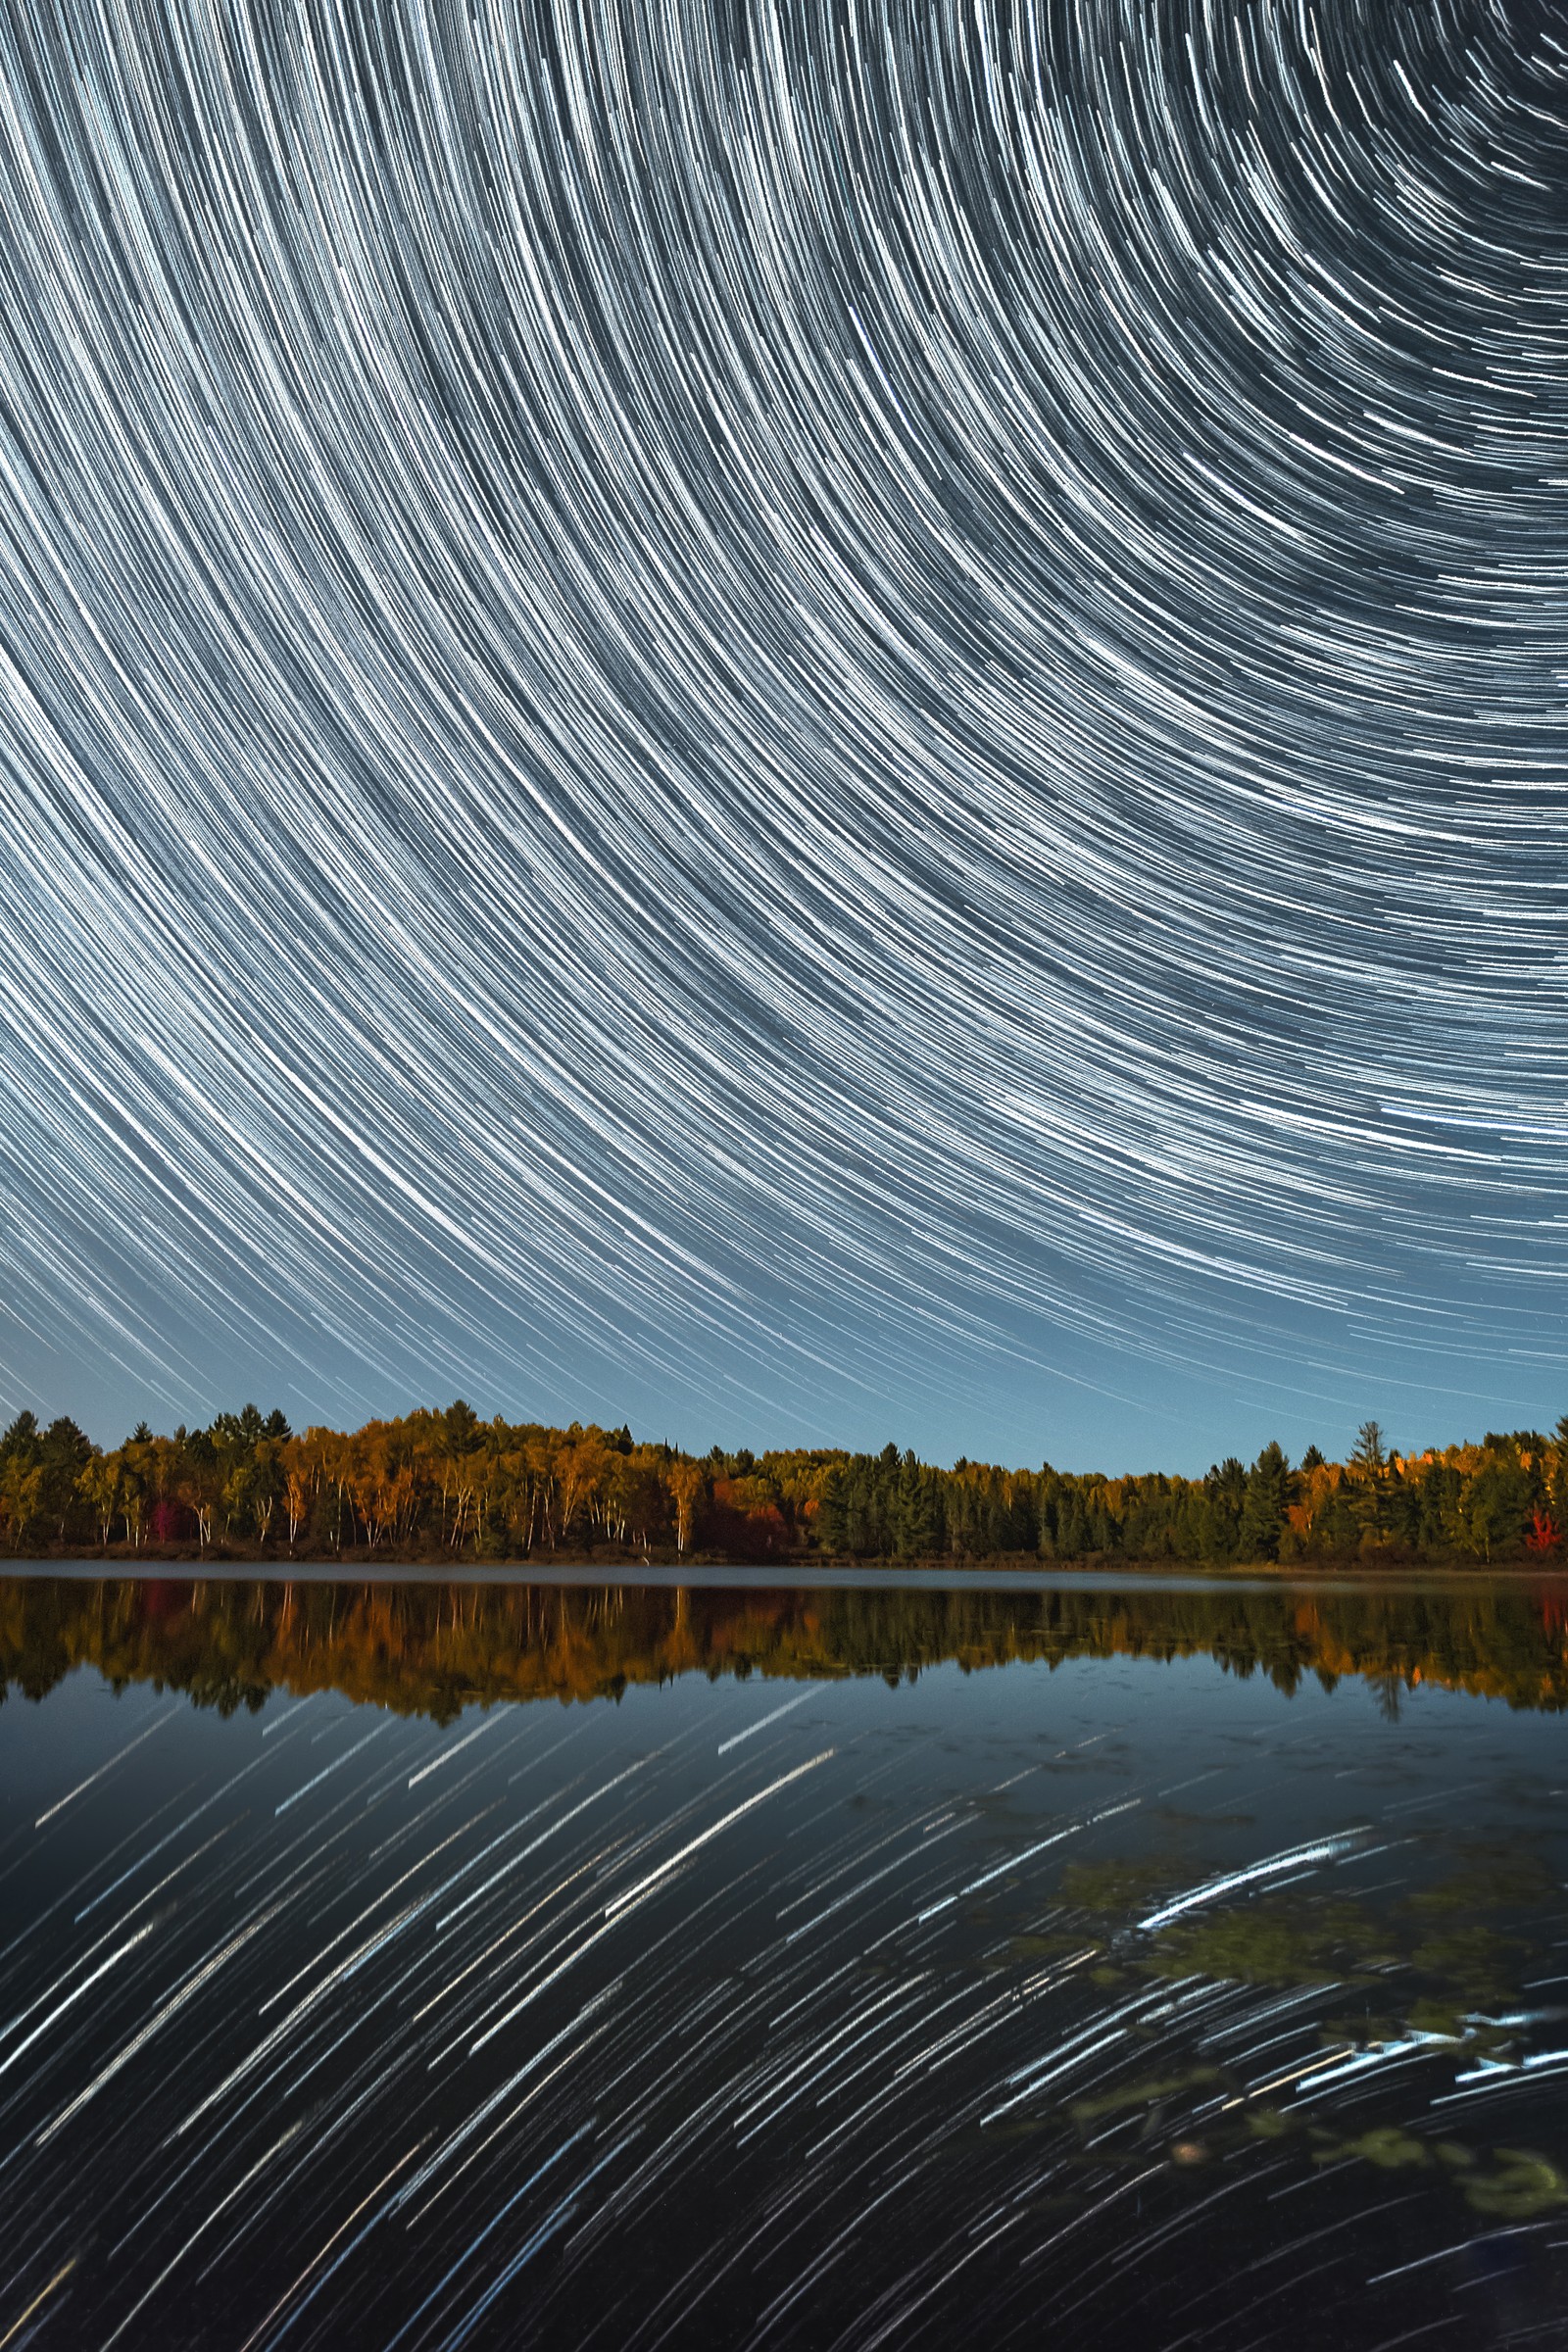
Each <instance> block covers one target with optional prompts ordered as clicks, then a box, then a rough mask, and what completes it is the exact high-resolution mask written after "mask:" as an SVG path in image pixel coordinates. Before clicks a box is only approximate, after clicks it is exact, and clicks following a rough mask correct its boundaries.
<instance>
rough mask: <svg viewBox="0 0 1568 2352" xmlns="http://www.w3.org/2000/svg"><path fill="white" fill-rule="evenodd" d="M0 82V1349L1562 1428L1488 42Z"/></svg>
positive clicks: (102, 42)
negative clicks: (1551, 1298) (1302, 1392)
mask: <svg viewBox="0 0 1568 2352" xmlns="http://www.w3.org/2000/svg"><path fill="white" fill-rule="evenodd" d="M0 42H3V50H0V78H3V84H4V87H5V89H6V91H7V93H8V108H9V111H8V113H7V115H6V118H5V121H4V124H3V127H0V202H3V204H4V208H5V214H6V219H7V221H8V224H9V233H8V237H7V240H6V246H5V252H4V255H3V256H0V274H3V294H4V301H3V305H0V319H3V320H4V326H3V328H0V392H3V395H4V404H3V420H0V466H3V468H4V474H5V483H6V489H5V496H4V499H3V501H0V560H3V562H4V565H5V573H4V578H5V586H4V590H3V597H0V691H3V693H4V697H5V707H6V713H7V723H6V728H5V743H6V761H7V806H8V821H7V826H6V844H5V853H4V857H3V858H0V894H3V940H4V945H3V948H0V997H3V1004H4V1010H5V1018H6V1023H7V1030H8V1044H7V1050H6V1054H5V1056H4V1059H3V1063H0V1087H3V1088H4V1094H3V1097H0V1143H3V1148H4V1152H5V1190H6V1198H7V1203H8V1215H7V1219H6V1227H5V1232H4V1234H3V1235H0V1269H3V1277H4V1290H5V1294H6V1296H7V1299H8V1300H9V1301H10V1303H11V1306H12V1308H13V1311H14V1314H15V1316H16V1318H17V1321H16V1323H15V1324H14V1325H13V1326H12V1327H11V1330H10V1336H9V1338H8V1339H7V1340H6V1342H5V1343H4V1345H5V1348H6V1351H7V1355H8V1358H10V1359H11V1360H13V1361H15V1362H21V1363H25V1365H26V1366H29V1367H37V1366H43V1365H45V1364H47V1363H51V1362H52V1361H53V1360H54V1359H52V1358H50V1357H49V1356H48V1355H47V1352H46V1349H45V1336H46V1335H55V1334H58V1335H60V1344H61V1345H62V1346H63V1347H65V1348H68V1349H71V1350H74V1351H75V1353H76V1355H77V1357H78V1358H79V1359H80V1360H81V1361H82V1362H84V1363H87V1362H91V1363H93V1364H95V1365H96V1364H98V1363H101V1362H104V1361H112V1362H113V1363H114V1364H116V1365H118V1366H120V1367H121V1369H122V1371H123V1375H124V1377H125V1378H126V1379H127V1380H129V1381H133V1382H136V1383H140V1384H145V1383H146V1382H147V1381H149V1380H151V1381H152V1382H153V1385H154V1386H155V1387H157V1388H158V1389H159V1390H160V1391H161V1392H162V1394H163V1395H165V1396H166V1397H172V1398H175V1399H177V1400H179V1401H180V1404H181V1409H184V1406H185V1400H187V1399H196V1398H209V1397H211V1396H212V1395H213V1393H214V1390H215V1385H224V1386H226V1384H227V1383H228V1382H229V1381H230V1380H231V1379H233V1378H234V1377H235V1376H236V1375H235V1370H234V1367H235V1366H236V1365H237V1364H238V1363H240V1362H243V1363H244V1364H245V1365H246V1366H247V1367H252V1366H254V1367H262V1368H265V1369H266V1370H267V1371H269V1372H270V1373H272V1374H275V1376H276V1377H277V1378H278V1379H279V1380H282V1379H288V1380H291V1381H294V1382H295V1383H296V1384H302V1385H303V1388H304V1391H305V1393H306V1394H307V1395H308V1396H309V1397H311V1398H312V1400H313V1409H321V1407H323V1406H324V1405H325V1404H326V1402H327V1400H328V1394H329V1388H330V1384H333V1383H335V1384H337V1386H336V1389H335V1391H332V1392H331V1393H333V1394H336V1395H337V1396H339V1397H341V1396H342V1395H343V1394H345V1393H349V1392H351V1393H354V1394H365V1393H366V1384H367V1382H368V1383H370V1384H371V1385H376V1384H378V1383H384V1381H385V1380H386V1379H388V1378H394V1379H396V1380H398V1381H400V1382H402V1383H403V1384H405V1385H410V1384H412V1385H414V1386H415V1387H417V1388H426V1387H428V1386H429V1385H430V1384H431V1383H432V1382H434V1383H436V1384H438V1385H439V1384H440V1383H442V1382H444V1381H445V1380H447V1379H448V1378H451V1379H455V1380H457V1381H459V1382H462V1383H466V1382H470V1381H472V1380H473V1379H474V1378H475V1377H476V1376H477V1377H478V1378H480V1379H483V1380H486V1381H493V1382H501V1381H509V1382H510V1385H511V1386H512V1387H513V1388H515V1386H516V1380H517V1374H518V1368H519V1367H527V1368H528V1369H529V1372H530V1376H531V1377H533V1378H535V1379H536V1380H541V1381H542V1379H543V1378H544V1376H545V1375H546V1374H549V1375H550V1376H552V1377H553V1378H555V1379H556V1380H557V1381H558V1382H561V1381H564V1382H565V1383H566V1385H567V1386H568V1387H570V1386H571V1383H572V1382H573V1381H577V1382H578V1383H579V1387H580V1385H581V1384H582V1383H586V1384H587V1386H586V1388H581V1393H582V1394H583V1395H584V1396H598V1397H607V1398H608V1397H610V1396H611V1395H612V1393H613V1391H614V1389H615V1387H616V1384H619V1387H620V1388H621V1389H622V1390H623V1389H624V1388H625V1387H626V1386H627V1384H633V1385H634V1384H636V1383H638V1382H643V1383H647V1384H652V1386H653V1390H654V1391H655V1392H656V1393H658V1394H662V1395H667V1394H668V1393H669V1390H670V1383H671V1382H672V1381H673V1382H677V1383H683V1384H684V1385H685V1387H686V1390H687V1392H688V1394H689V1395H691V1396H693V1397H701V1398H704V1399H709V1400H711V1399H715V1398H718V1397H728V1396H732V1395H733V1394H734V1384H735V1382H736V1380H737V1379H740V1380H742V1381H749V1382H751V1383H752V1384H753V1385H754V1387H755V1386H756V1384H757V1382H758V1381H759V1379H760V1378H761V1380H762V1385H763V1386H764V1387H765V1388H767V1390H768V1392H769V1394H770V1395H772V1396H775V1397H782V1396H784V1395H785V1394H786V1393H790V1394H792V1395H793V1397H794V1399H795V1402H796V1404H797V1405H799V1404H800V1402H801V1400H802V1399H805V1400H807V1402H808V1403H809V1406H810V1407H811V1409H816V1407H817V1406H818V1405H819V1404H821V1401H822V1399H823V1398H824V1397H825V1395H826V1393H827V1392H826V1390H825V1388H824V1384H827V1387H828V1388H831V1386H832V1384H833V1383H834V1382H835V1381H840V1380H842V1381H843V1382H844V1383H845V1384H846V1385H845V1387H844V1391H843V1394H844V1395H845V1396H846V1397H848V1396H851V1395H861V1394H863V1392H862V1391H858V1390H856V1389H855V1386H854V1384H855V1383H857V1382H862V1383H868V1384H870V1388H871V1390H872V1392H873V1393H874V1394H876V1395H879V1396H888V1395H904V1394H907V1393H910V1392H913V1391H924V1392H926V1393H928V1394H931V1395H938V1396H942V1397H952V1395H953V1394H954V1393H955V1390H954V1383H955V1382H959V1383H960V1385H961V1382H962V1381H965V1380H973V1379H978V1378H979V1377H981V1376H980V1374H979V1373H977V1372H975V1371H974V1369H973V1364H974V1361H975V1360H976V1359H975V1357H974V1349H975V1348H979V1349H982V1350H983V1349H985V1348H992V1347H995V1346H1002V1347H1004V1348H1022V1349H1023V1350H1024V1352H1025V1353H1026V1354H1030V1355H1034V1356H1041V1355H1043V1356H1047V1357H1049V1358H1050V1359H1051V1360H1052V1362H1053V1364H1054V1368H1056V1369H1057V1370H1060V1371H1061V1372H1063V1373H1064V1374H1065V1375H1069V1376H1070V1375H1072V1374H1073V1373H1074V1372H1075V1371H1078V1372H1082V1373H1083V1374H1084V1376H1085V1377H1087V1376H1088V1373H1089V1371H1090V1370H1091V1369H1092V1365H1091V1362H1090V1357H1089V1355H1088V1354H1087V1353H1083V1354H1082V1360H1080V1355H1079V1354H1075V1352H1074V1348H1075V1343H1074V1342H1073V1341H1071V1340H1069V1339H1067V1338H1065V1337H1064V1336H1063V1335H1064V1334H1068V1333H1071V1334H1076V1335H1078V1343H1077V1344H1081V1346H1080V1352H1082V1349H1083V1348H1088V1346H1089V1344H1090V1343H1092V1342H1094V1341H1096V1340H1105V1341H1108V1342H1112V1343H1115V1344H1117V1345H1118V1346H1125V1347H1128V1348H1134V1349H1139V1350H1143V1351H1145V1352H1148V1353H1151V1354H1152V1355H1154V1356H1156V1357H1165V1358H1168V1359H1171V1360H1177V1359H1180V1360H1183V1361H1185V1360H1187V1359H1189V1358H1194V1357H1196V1358H1197V1359H1198V1360H1200V1361H1202V1360H1212V1358H1213V1356H1214V1352H1215V1350H1216V1349H1223V1348H1226V1347H1232V1346H1234V1347H1235V1348H1244V1349H1245V1348H1249V1347H1252V1346H1256V1347H1257V1348H1261V1349H1262V1351H1263V1356H1264V1358H1267V1356H1268V1353H1269V1350H1270V1349H1271V1348H1272V1349H1273V1350H1274V1359H1275V1362H1276V1366H1277V1368H1282V1367H1284V1366H1285V1365H1287V1364H1289V1365H1292V1366H1296V1365H1299V1354H1298V1353H1297V1352H1295V1351H1294V1343H1288V1342H1287V1339H1286V1337H1285V1336H1284V1335H1286V1334H1287V1333H1288V1332H1290V1331H1292V1330H1294V1329H1295V1328H1296V1325H1295V1323H1294V1322H1293V1320H1292V1318H1293V1317H1298V1316H1299V1315H1301V1314H1306V1313H1309V1312H1315V1311H1316V1310H1324V1311H1325V1312H1326V1313H1327V1314H1328V1316H1329V1322H1328V1325H1327V1328H1328V1330H1329V1332H1330V1335H1331V1339H1330V1342H1328V1343H1325V1344H1324V1349H1323V1352H1325V1353H1326V1355H1327V1356H1330V1357H1334V1358H1335V1360H1336V1361H1340V1362H1344V1361H1353V1360H1355V1359H1356V1351H1357V1350H1358V1349H1360V1350H1361V1351H1362V1352H1363V1354H1364V1348H1365V1345H1366V1334H1367V1333H1368V1332H1372V1333H1381V1334H1384V1335H1386V1336H1393V1337H1396V1338H1403V1339H1405V1340H1410V1341H1413V1342H1414V1343H1416V1344H1417V1345H1418V1346H1420V1347H1422V1348H1434V1349H1442V1350H1445V1351H1448V1352H1449V1353H1451V1354H1457V1355H1459V1356H1461V1357H1462V1358H1463V1359H1464V1360H1468V1361H1476V1360H1480V1359H1482V1358H1484V1357H1488V1356H1490V1357H1491V1358H1492V1360H1494V1361H1495V1362H1498V1363H1502V1362H1506V1363H1508V1364H1511V1365H1512V1366H1513V1367H1514V1370H1513V1373H1512V1374H1511V1375H1510V1377H1515V1378H1516V1377H1517V1376H1518V1370H1519V1367H1520V1366H1521V1365H1526V1366H1528V1365H1529V1364H1530V1363H1531V1362H1533V1361H1535V1360H1537V1358H1539V1359H1540V1360H1541V1361H1543V1362H1545V1361H1547V1360H1556V1359H1557V1358H1558V1357H1559V1355H1560V1333H1558V1332H1557V1331H1556V1330H1555V1328H1554V1327H1553V1326H1552V1325H1550V1324H1548V1323H1546V1322H1544V1321H1542V1320H1540V1317H1541V1315H1542V1313H1543V1311H1544V1310H1543V1306H1542V1301H1543V1299H1544V1296H1545V1293H1544V1285H1545V1284H1547V1283H1548V1282H1555V1281H1560V1279H1561V1277H1562V1275H1563V1274H1564V1272H1565V1271H1568V1260H1565V1258H1564V1254H1563V1250H1564V1244H1563V1236H1564V1234H1565V1233H1568V1222H1565V1220H1564V1216H1563V1210H1564V1205H1565V1182H1564V1170H1563V1161H1562V1154H1561V1152H1560V1151H1559V1150H1557V1149H1556V1147H1557V1145H1558V1144H1560V1141H1561V1137H1562V1132H1563V1129H1562V1103H1563V1098H1564V1094H1565V1092H1568V1088H1565V1068H1564V1051H1563V1037H1564V1010H1565V1006H1564V988H1563V972H1564V968H1565V967H1564V961H1563V949H1564V944H1565V933H1564V920H1565V907H1564V900H1563V895H1562V889H1561V874H1562V870H1563V851H1564V843H1563V830H1562V793H1563V787H1564V783H1565V781H1568V770H1565V757H1564V755H1565V749H1568V743H1565V737H1568V724H1565V719H1564V712H1563V704H1562V696H1561V680H1560V670H1561V662H1562V651H1563V643H1564V626H1565V613H1568V573H1565V570H1564V565H1563V553H1562V551H1563V547H1564V544H1565V539H1568V408H1565V404H1564V393H1563V386H1564V383H1565V382H1568V217H1565V215H1564V213H1563V210H1562V207H1561V204H1560V199H1559V190H1560V188H1561V185H1562V177H1563V168H1564V159H1565V152H1568V48H1565V46H1564V44H1563V42H1562V39H1561V28H1560V24H1557V23H1556V22H1555V21H1554V20H1553V19H1552V18H1551V17H1550V16H1549V15H1547V14H1546V13H1544V12H1543V13H1540V14H1537V13H1535V12H1532V11H1530V10H1528V9H1526V8H1524V7H1523V6H1516V7H1508V6H1505V5H1503V4H1502V0H1498V4H1497V5H1483V4H1482V0H1352V4H1349V5H1344V6H1341V7H1339V8H1337V9H1335V10H1333V11H1330V12H1328V13H1327V14H1326V15H1320V16H1318V17H1313V16H1310V15H1303V14H1302V13H1301V12H1299V11H1298V10H1295V9H1291V8H1287V7H1285V6H1283V5H1279V4H1277V0H1257V5H1254V6H1251V7H1250V8H1248V9H1246V10H1243V11H1240V12H1235V11H1232V12H1219V13H1218V14H1215V13H1214V12H1212V11H1208V10H1204V9H1201V8H1199V7H1198V6H1196V4H1192V0H1176V4H1175V5H1160V6H1155V5H1153V4H1152V0H1092V5H1089V6H1086V7H1083V8H1079V9H1075V10H1067V9H1063V8H1057V7H1054V6H1046V5H1041V6H1039V7H1036V8H1033V9H1030V10H1023V11H1013V10H1010V9H1005V8H1003V7H1001V6H1000V5H997V4H995V0H985V4H984V5H982V6H980V7H979V8H978V9H976V10H973V11H950V12H947V13H945V14H942V15H940V16H938V17H936V18H932V17H930V16H929V15H928V14H926V13H924V12H921V13H920V14H918V15H916V14H915V12H913V11H912V10H910V9H909V8H908V6H907V0H896V4H895V5H894V6H893V8H892V13H891V15H887V16H883V17H876V16H873V15H871V14H869V13H868V12H867V11H865V10H864V9H863V8H862V7H860V6H859V5H858V0H856V4H852V5H850V6H848V7H847V8H840V9H830V8H828V7H827V6H825V5H823V4H820V0H807V4H806V5H804V6H802V7H799V8H795V9H791V10H788V11H784V10H780V9H776V8H775V7H773V6H772V5H771V0H751V4H749V5H742V6H739V7H736V8H732V9H729V10H727V11H725V12H721V13H720V15H718V16H715V15H714V14H713V12H712V11H711V10H707V9H703V8H698V7H691V8H681V7H673V8H665V9H654V8H652V7H649V6H646V5H644V4H643V0H627V5H626V6H625V7H623V8H621V9H619V10H616V11H610V10H604V9H598V10H596V9H589V10H579V9H568V8H559V9H558V8H552V7H551V6H550V5H548V0H517V5H515V6H514V5H513V0H478V4H477V5H476V6H475V7H473V8H470V9H466V10H437V11H429V12H426V11H424V10H423V9H421V8H418V7H417V6H416V5H415V0H397V4H396V5H393V6H391V7H384V6H383V7H377V8H360V9H356V8H349V9H347V10H343V11H339V12H336V13H334V14H331V15H330V16H329V18H326V19H322V20H320V21H319V22H318V21H317V19H316V18H314V17H312V18H311V19H310V22H309V23H307V12H306V11H304V10H303V9H301V8H298V7H296V6H295V5H293V0H282V4H280V5H279V6H278V7H276V8H275V9H265V10H256V9H253V8H252V7H251V6H249V5H248V0H217V4H216V5H215V6H214V7H212V8H210V9H204V10H199V11H194V12H184V11H181V10H179V9H177V8H171V9H169V10H167V11H161V10H159V9H157V8H155V9H154V10H153V11H152V12H151V13H150V14H149V13H148V12H146V11H143V12H140V13H137V14H134V15H130V16H127V15H126V14H125V13H124V12H121V11H116V10H111V9H109V8H107V7H104V6H102V5H101V0H62V7H61V8H60V9H59V10H56V11H46V10H43V9H35V8H30V7H26V6H24V7H22V8H19V9H17V10H15V11H13V12H11V14H10V16H9V17H8V20H7V24H6V25H5V27H4V29H3V31H0ZM1346 1313H1348V1314H1350V1315H1351V1316H1352V1317H1356V1318H1360V1319H1361V1320H1360V1321H1354V1322H1352V1323H1351V1324H1350V1325H1349V1326H1346V1325H1345V1324H1344V1323H1343V1321H1342V1320H1341V1318H1342V1317H1343V1316H1344V1315H1345V1314H1346ZM1336 1332H1338V1333H1339V1334H1340V1335H1341V1336H1339V1337H1337V1338H1335V1337H1333V1335H1334V1334H1335V1333H1336ZM1271 1335H1273V1336H1272V1337H1271ZM50 1344H51V1345H52V1344H53V1341H52V1338H51V1340H50ZM966 1350H967V1353H966V1352H965V1351H966ZM1521 1351H1522V1352H1521ZM759 1355H761V1356H762V1357H763V1358H765V1359H766V1361H767V1365H768V1369H767V1372H766V1374H765V1376H760V1375H759V1374H758V1373H757V1371H756V1368H755V1367H756V1363H757V1359H758V1357H759ZM960 1357H961V1358H962V1359H963V1361H964V1363H966V1364H967V1365H968V1366H969V1368H968V1369H956V1364H957V1362H958V1359H959V1358H960ZM116 1376H117V1377H118V1375H116ZM54 1377H55V1375H54V1374H53V1373H51V1374H50V1378H51V1379H53V1378H54ZM985 1377H986V1378H987V1379H989V1380H991V1381H992V1384H993V1387H994V1390H995V1394H996V1397H998V1398H999V1399H1000V1398H1002V1397H1003V1396H1004V1393H1005V1389H1006V1386H1007V1384H1008V1383H1010V1382H1012V1381H1013V1380H1014V1379H1015V1374H1014V1373H1009V1372H1007V1371H1006V1370H1005V1368H1003V1367H1002V1366H1001V1365H999V1366H998V1367H997V1368H996V1369H995V1371H994V1373H988V1374H986V1375H985ZM1325 1377H1326V1375H1325ZM323 1384H327V1385H326V1386H323ZM253 1385H255V1384H254V1383H253ZM572 1393H573V1394H576V1393H578V1390H573V1391H572ZM317 1398H320V1400H321V1403H320V1406H318V1405H317V1404H316V1399H317ZM822 1409H823V1411H824V1413H825V1411H826V1407H825V1405H823V1406H822Z"/></svg>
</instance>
